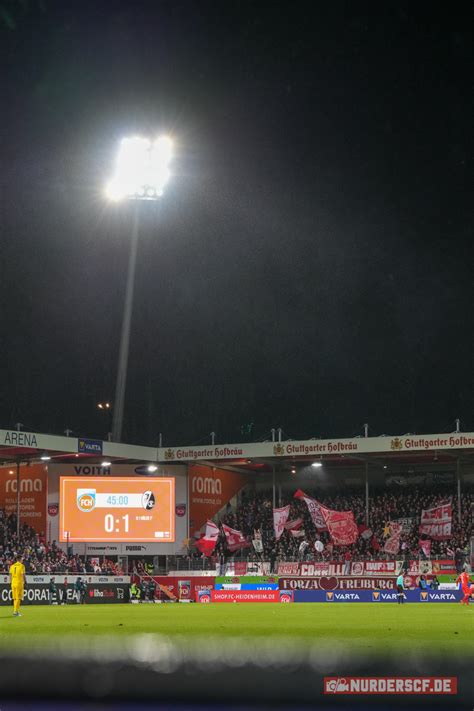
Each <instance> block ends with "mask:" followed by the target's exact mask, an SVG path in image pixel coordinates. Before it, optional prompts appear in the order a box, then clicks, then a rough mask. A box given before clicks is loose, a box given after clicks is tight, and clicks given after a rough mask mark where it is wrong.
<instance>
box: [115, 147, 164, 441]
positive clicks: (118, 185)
mask: <svg viewBox="0 0 474 711" xmlns="http://www.w3.org/2000/svg"><path fill="white" fill-rule="evenodd" d="M172 155H173V143H172V141H171V139H170V138H169V137H168V136H159V137H158V138H156V139H155V140H151V139H149V138H143V137H141V136H132V137H129V138H124V139H122V141H121V142H120V146H119V151H118V155H117V161H116V165H115V172H114V174H113V177H112V179H111V180H110V181H109V182H108V183H107V185H106V188H105V193H106V196H107V198H108V199H109V200H111V201H112V202H119V201H122V200H133V201H135V202H136V204H135V210H134V215H133V224H132V236H131V242H130V257H129V260H128V272H127V285H126V289H125V304H124V310H123V320H122V334H121V337H120V350H119V358H118V368H117V381H116V386H115V400H114V409H113V419H112V441H114V442H120V441H121V439H122V427H123V410H124V402H125V389H126V385H127V366H128V353H129V346H130V328H131V322H132V311H133V291H134V285H135V267H136V262H137V248H138V235H139V203H140V201H142V200H158V198H159V197H161V195H163V188H164V186H165V185H166V183H167V181H168V178H169V164H170V162H171V158H172Z"/></svg>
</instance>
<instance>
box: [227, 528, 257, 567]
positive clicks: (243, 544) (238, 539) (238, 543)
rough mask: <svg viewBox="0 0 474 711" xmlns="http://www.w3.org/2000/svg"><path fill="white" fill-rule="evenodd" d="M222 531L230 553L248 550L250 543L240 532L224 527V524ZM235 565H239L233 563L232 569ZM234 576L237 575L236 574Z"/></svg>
mask: <svg viewBox="0 0 474 711" xmlns="http://www.w3.org/2000/svg"><path fill="white" fill-rule="evenodd" d="M222 530H223V531H224V535H225V539H226V542H227V548H228V549H229V551H230V552H231V553H234V552H235V551H240V550H241V548H250V543H249V541H248V539H247V538H246V537H245V536H244V534H243V533H242V531H237V530H236V529H235V528H231V527H230V526H226V525H225V523H224V524H222ZM236 565H239V564H238V563H234V567H235V566H236ZM236 575H238V573H237V572H236Z"/></svg>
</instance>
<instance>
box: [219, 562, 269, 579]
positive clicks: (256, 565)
mask: <svg viewBox="0 0 474 711" xmlns="http://www.w3.org/2000/svg"><path fill="white" fill-rule="evenodd" d="M270 572H271V565H270V561H263V562H262V561H255V560H254V561H247V563H245V561H234V562H233V561H229V562H226V563H223V564H222V565H219V564H218V565H217V574H218V575H234V576H235V575H245V574H248V575H270Z"/></svg>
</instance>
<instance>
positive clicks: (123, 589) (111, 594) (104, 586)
mask: <svg viewBox="0 0 474 711" xmlns="http://www.w3.org/2000/svg"><path fill="white" fill-rule="evenodd" d="M31 577H35V576H31ZM76 577H77V576H76ZM75 579H76V578H75ZM75 579H74V581H75ZM129 588H130V585H129V583H122V584H120V583H113V582H108V583H99V582H97V581H94V582H92V583H88V584H87V589H86V595H85V598H84V602H85V603H86V604H88V605H92V604H98V603H124V602H128V600H129ZM56 589H57V601H58V603H59V604H62V603H71V604H77V596H76V592H75V590H74V584H73V582H72V581H71V583H70V584H68V585H65V584H64V583H63V582H60V581H59V580H56ZM0 600H1V602H2V603H3V604H6V605H8V604H13V603H12V592H11V587H10V585H9V584H6V583H3V582H2V583H0ZM49 604H51V596H50V591H49V579H48V582H47V583H46V582H45V583H38V582H36V583H28V584H27V585H26V586H25V592H24V596H23V605H49Z"/></svg>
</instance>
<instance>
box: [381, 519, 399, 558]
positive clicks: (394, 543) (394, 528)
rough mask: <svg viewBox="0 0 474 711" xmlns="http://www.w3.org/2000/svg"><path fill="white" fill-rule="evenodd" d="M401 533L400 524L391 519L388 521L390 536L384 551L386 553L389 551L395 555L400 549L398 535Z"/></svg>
mask: <svg viewBox="0 0 474 711" xmlns="http://www.w3.org/2000/svg"><path fill="white" fill-rule="evenodd" d="M401 535H402V524H401V523H395V522H394V521H392V522H391V523H390V538H388V539H387V541H386V543H385V546H384V551H385V552H386V553H391V554H392V555H397V553H398V551H399V550H400V536H401Z"/></svg>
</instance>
